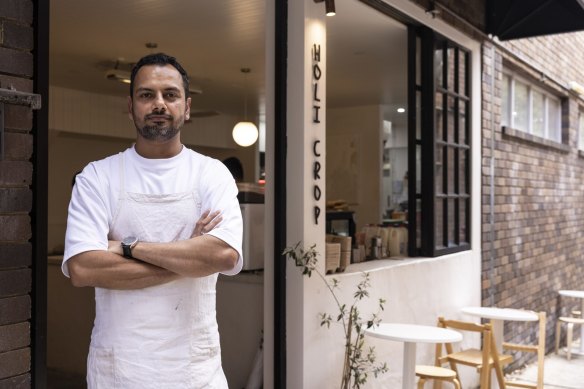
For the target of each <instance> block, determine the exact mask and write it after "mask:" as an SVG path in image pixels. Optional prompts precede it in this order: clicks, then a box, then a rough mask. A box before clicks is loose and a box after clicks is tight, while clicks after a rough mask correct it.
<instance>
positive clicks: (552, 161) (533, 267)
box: [482, 32, 584, 368]
mask: <svg viewBox="0 0 584 389" xmlns="http://www.w3.org/2000/svg"><path fill="white" fill-rule="evenodd" d="M502 45H503V46H504V48H505V49H506V50H505V49H501V48H500V47H498V48H495V60H494V62H493V61H492V57H493V52H492V50H491V49H492V47H493V46H492V45H491V44H490V43H489V42H486V43H484V45H483V73H482V89H483V90H482V96H483V101H482V106H483V113H482V124H483V129H482V134H483V136H482V161H483V164H482V172H483V176H482V221H483V226H482V231H483V238H482V245H483V246H482V249H483V277H482V296H483V304H484V305H496V306H502V307H514V308H525V309H531V310H535V311H546V313H547V315H548V319H547V336H546V340H547V345H546V349H547V351H548V352H550V351H551V350H552V349H553V345H554V341H555V334H554V329H555V320H556V318H557V317H558V315H559V314H566V313H567V312H568V311H569V309H571V308H575V307H577V306H579V304H580V302H578V301H575V300H570V299H563V300H560V299H559V297H558V290H560V289H581V288H582V281H581V280H582V279H583V277H584V257H583V255H582V253H583V251H582V250H583V249H584V201H583V199H584V180H583V179H582V178H583V177H584V158H582V157H581V156H580V155H579V153H578V150H577V134H578V132H577V119H578V111H579V109H584V100H582V99H581V98H579V97H577V96H576V95H575V94H572V93H569V92H568V90H567V88H566V86H567V85H568V82H569V81H572V80H574V81H577V82H579V83H580V84H584V67H583V66H582V64H584V32H580V33H571V34H559V35H553V36H549V37H538V38H530V39H521V40H516V41H512V42H505V43H503V44H502ZM508 51H511V52H512V54H509V52H508ZM518 58H519V59H518ZM507 64H512V65H513V66H515V67H516V69H519V71H521V70H524V71H525V75H526V76H528V77H529V76H534V77H535V78H534V79H533V80H532V81H535V82H536V83H537V82H539V81H538V80H542V79H543V80H545V81H544V82H543V83H542V84H538V85H541V86H544V87H545V86H546V85H547V87H549V88H550V89H549V91H550V92H552V93H554V94H556V95H557V96H559V97H561V98H562V99H563V108H562V111H563V112H562V123H563V124H562V127H563V129H562V131H563V141H562V145H555V146H554V145H553V144H551V145H545V144H543V143H542V142H537V141H536V142H533V141H529V140H526V139H523V138H521V137H516V136H513V134H511V135H508V134H504V133H503V131H502V128H501V124H500V123H501V81H502V70H503V67H504V66H506V65H507ZM493 65H494V66H493ZM493 72H494V73H493ZM493 74H494V84H493V83H492V81H493ZM493 121H494V125H492V124H493ZM493 140H494V143H492V141H493ZM491 156H493V159H491ZM491 164H494V175H493V179H492V181H491V173H490V172H491ZM491 183H492V184H493V186H492V187H491ZM491 190H492V191H493V193H494V208H493V210H494V218H493V220H492V223H491V206H490V203H491V197H490V194H491ZM505 337H506V340H507V341H511V342H526V341H530V340H531V341H533V340H534V339H536V332H535V327H534V326H533V325H531V326H530V325H527V324H521V323H513V322H508V323H506V327H505ZM531 360H533V358H532V357H531V355H530V354H525V355H521V354H518V355H516V360H515V362H514V364H513V365H512V366H511V368H514V367H519V366H521V365H523V364H524V363H526V362H528V361H531Z"/></svg>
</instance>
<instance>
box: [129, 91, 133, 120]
mask: <svg viewBox="0 0 584 389" xmlns="http://www.w3.org/2000/svg"><path fill="white" fill-rule="evenodd" d="M128 117H129V118H130V120H131V121H134V115H132V96H128Z"/></svg>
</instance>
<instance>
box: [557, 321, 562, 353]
mask: <svg viewBox="0 0 584 389" xmlns="http://www.w3.org/2000/svg"><path fill="white" fill-rule="evenodd" d="M561 335H562V322H561V321H559V320H558V321H557V323H556V354H557V353H558V350H559V349H560V336H561Z"/></svg>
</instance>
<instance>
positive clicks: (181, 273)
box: [68, 211, 239, 289]
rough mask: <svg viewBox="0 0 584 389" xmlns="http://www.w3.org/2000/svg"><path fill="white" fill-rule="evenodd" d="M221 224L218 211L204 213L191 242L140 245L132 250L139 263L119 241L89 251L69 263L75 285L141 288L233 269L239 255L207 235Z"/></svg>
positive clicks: (76, 256) (140, 243)
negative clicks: (126, 256) (102, 248)
mask: <svg viewBox="0 0 584 389" xmlns="http://www.w3.org/2000/svg"><path fill="white" fill-rule="evenodd" d="M220 221H221V217H220V216H219V213H218V212H213V213H210V212H208V211H207V212H205V213H203V215H202V216H201V218H200V219H199V220H198V221H197V224H196V226H195V230H194V231H193V234H192V236H191V238H190V239H187V240H181V241H176V242H168V243H148V242H139V243H138V244H137V245H136V246H135V247H134V248H133V249H132V256H133V257H134V258H136V259H137V260H133V259H128V258H125V257H123V255H122V247H121V243H120V242H119V241H110V242H109V248H108V250H107V251H105V250H94V251H86V252H83V253H80V254H77V255H75V256H73V257H71V258H70V259H69V261H68V266H69V274H70V276H71V282H72V284H73V285H74V286H93V287H100V288H107V289H141V288H146V287H149V286H154V285H160V284H164V283H167V282H170V281H173V280H176V279H178V278H181V277H205V276H208V275H210V274H214V273H217V272H222V271H227V270H231V269H233V267H234V266H235V264H236V263H237V260H238V257H239V254H238V253H237V251H236V250H235V249H233V248H232V247H231V246H229V245H228V244H227V243H225V242H224V241H222V240H221V239H219V238H216V237H214V236H212V235H204V233H205V232H209V231H210V230H212V229H213V228H214V227H215V226H216V225H217V224H219V223H220Z"/></svg>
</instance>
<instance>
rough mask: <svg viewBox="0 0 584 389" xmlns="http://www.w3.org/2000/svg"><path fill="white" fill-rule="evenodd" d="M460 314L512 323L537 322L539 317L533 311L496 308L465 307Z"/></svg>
mask: <svg viewBox="0 0 584 389" xmlns="http://www.w3.org/2000/svg"><path fill="white" fill-rule="evenodd" d="M461 311H462V312H464V313H466V314H469V315H472V316H478V317H482V318H485V319H493V320H513V321H537V320H539V316H538V315H537V313H535V312H533V311H525V310H522V309H514V308H496V307H465V308H462V309H461Z"/></svg>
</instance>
